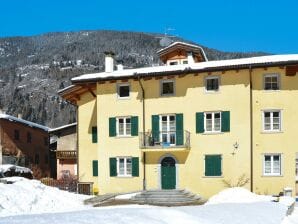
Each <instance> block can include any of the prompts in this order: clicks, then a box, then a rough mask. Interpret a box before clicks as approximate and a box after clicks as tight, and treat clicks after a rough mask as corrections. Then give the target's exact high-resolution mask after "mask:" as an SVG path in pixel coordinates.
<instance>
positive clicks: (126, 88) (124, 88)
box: [117, 84, 130, 99]
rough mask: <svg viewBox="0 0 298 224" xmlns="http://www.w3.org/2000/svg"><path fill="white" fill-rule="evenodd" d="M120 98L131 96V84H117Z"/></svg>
mask: <svg viewBox="0 0 298 224" xmlns="http://www.w3.org/2000/svg"><path fill="white" fill-rule="evenodd" d="M117 93H118V98H120V99H127V98H129V96H130V85H129V84H118V85H117Z"/></svg>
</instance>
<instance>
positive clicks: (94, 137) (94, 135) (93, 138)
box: [92, 127, 97, 143]
mask: <svg viewBox="0 0 298 224" xmlns="http://www.w3.org/2000/svg"><path fill="white" fill-rule="evenodd" d="M92 143H97V127H92Z"/></svg>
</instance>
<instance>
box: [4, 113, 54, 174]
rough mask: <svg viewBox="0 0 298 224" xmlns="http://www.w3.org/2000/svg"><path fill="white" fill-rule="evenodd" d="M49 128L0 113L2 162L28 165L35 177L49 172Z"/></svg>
mask: <svg viewBox="0 0 298 224" xmlns="http://www.w3.org/2000/svg"><path fill="white" fill-rule="evenodd" d="M48 130H49V128H48V127H46V126H43V125H39V124H36V123H33V122H29V121H26V120H24V119H21V118H17V117H13V116H10V115H7V114H0V145H1V150H2V154H1V155H2V157H3V158H2V163H3V164H15V165H20V166H25V167H29V168H31V169H32V170H33V174H34V175H35V178H41V177H49V176H50V174H51V167H50V151H49V134H48Z"/></svg>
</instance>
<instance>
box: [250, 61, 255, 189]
mask: <svg viewBox="0 0 298 224" xmlns="http://www.w3.org/2000/svg"><path fill="white" fill-rule="evenodd" d="M249 100H250V102H249V110H250V118H249V120H250V191H251V192H253V177H254V176H253V165H254V164H253V108H252V104H253V101H252V67H251V65H249Z"/></svg>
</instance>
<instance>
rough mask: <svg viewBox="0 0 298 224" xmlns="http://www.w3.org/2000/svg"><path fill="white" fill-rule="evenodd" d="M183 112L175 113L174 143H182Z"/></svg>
mask: <svg viewBox="0 0 298 224" xmlns="http://www.w3.org/2000/svg"><path fill="white" fill-rule="evenodd" d="M183 134H184V130H183V114H176V138H177V139H176V145H183V143H184V139H183Z"/></svg>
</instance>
